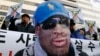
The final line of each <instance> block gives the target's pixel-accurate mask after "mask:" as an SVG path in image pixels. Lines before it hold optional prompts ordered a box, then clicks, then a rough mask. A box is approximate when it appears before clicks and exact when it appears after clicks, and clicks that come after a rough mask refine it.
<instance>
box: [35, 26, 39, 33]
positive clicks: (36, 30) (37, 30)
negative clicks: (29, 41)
mask: <svg viewBox="0 0 100 56" xmlns="http://www.w3.org/2000/svg"><path fill="white" fill-rule="evenodd" d="M39 31H40V26H36V27H35V34H36V35H39Z"/></svg>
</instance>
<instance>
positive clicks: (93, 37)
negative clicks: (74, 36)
mask: <svg viewBox="0 0 100 56" xmlns="http://www.w3.org/2000/svg"><path fill="white" fill-rule="evenodd" d="M86 34H87V35H89V36H87V39H89V40H98V38H97V32H96V31H95V30H94V29H93V26H89V30H88V31H87V32H86Z"/></svg>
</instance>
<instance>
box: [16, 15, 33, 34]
mask: <svg viewBox="0 0 100 56" xmlns="http://www.w3.org/2000/svg"><path fill="white" fill-rule="evenodd" d="M21 20H22V22H21V23H18V24H17V25H16V26H15V27H16V30H15V31H20V32H27V33H34V32H35V30H34V26H33V25H32V24H31V22H30V16H29V15H28V14H23V15H22V16H21Z"/></svg>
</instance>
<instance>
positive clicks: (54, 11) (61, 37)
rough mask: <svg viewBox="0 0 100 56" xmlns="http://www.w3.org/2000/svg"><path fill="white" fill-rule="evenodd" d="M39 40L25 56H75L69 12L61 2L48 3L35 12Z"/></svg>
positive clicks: (26, 50)
mask: <svg viewBox="0 0 100 56" xmlns="http://www.w3.org/2000/svg"><path fill="white" fill-rule="evenodd" d="M34 18H35V34H36V35H37V39H36V41H35V43H34V44H32V45H30V46H29V47H27V48H26V49H24V51H23V56H75V53H74V49H73V47H72V44H71V40H70V29H69V27H70V25H69V15H68V10H67V9H66V8H64V6H63V5H62V4H60V2H57V1H46V2H44V3H42V4H40V5H39V6H38V8H37V10H36V11H35V14H34Z"/></svg>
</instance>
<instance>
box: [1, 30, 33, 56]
mask: <svg viewBox="0 0 100 56" xmlns="http://www.w3.org/2000/svg"><path fill="white" fill-rule="evenodd" d="M34 40H35V35H34V34H31V33H23V32H14V31H7V30H0V55H1V56H14V55H15V54H16V52H18V51H19V50H21V49H24V48H25V47H26V46H28V45H29V44H32V43H33V42H34Z"/></svg>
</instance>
